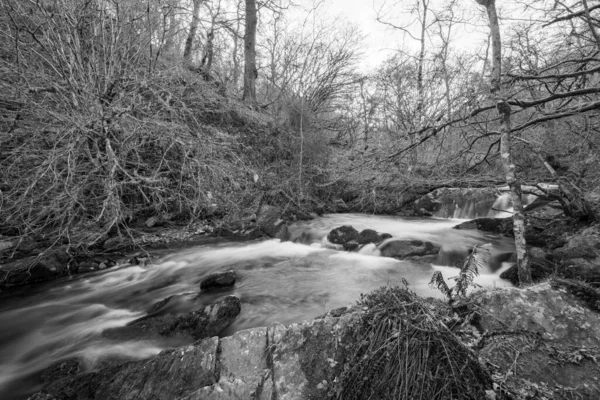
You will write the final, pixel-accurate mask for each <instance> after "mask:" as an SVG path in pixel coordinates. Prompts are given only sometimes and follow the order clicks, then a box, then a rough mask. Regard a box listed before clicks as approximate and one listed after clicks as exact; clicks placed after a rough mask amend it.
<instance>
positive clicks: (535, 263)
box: [500, 247, 554, 286]
mask: <svg viewBox="0 0 600 400" xmlns="http://www.w3.org/2000/svg"><path fill="white" fill-rule="evenodd" d="M528 250H529V268H530V269H531V278H532V279H533V282H534V283H536V282H540V281H542V280H544V279H546V278H548V277H550V276H551V275H552V274H553V273H554V265H552V263H551V262H550V261H548V260H547V259H546V252H545V251H544V250H542V249H540V248H539V247H530V248H529V249H528ZM511 261H512V262H514V263H515V265H513V266H512V267H510V268H509V269H507V270H506V271H504V272H502V273H501V274H500V278H502V279H506V280H508V281H510V283H512V284H513V285H515V286H519V270H518V268H517V265H516V262H517V258H516V254H514V253H513V255H512V257H511Z"/></svg>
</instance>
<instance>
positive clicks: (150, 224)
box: [145, 216, 164, 228]
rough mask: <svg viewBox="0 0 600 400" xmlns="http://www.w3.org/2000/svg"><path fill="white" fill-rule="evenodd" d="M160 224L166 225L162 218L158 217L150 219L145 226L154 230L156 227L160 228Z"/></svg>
mask: <svg viewBox="0 0 600 400" xmlns="http://www.w3.org/2000/svg"><path fill="white" fill-rule="evenodd" d="M159 224H164V221H162V219H161V218H160V217H157V216H154V217H150V218H148V219H147V220H146V222H145V225H146V226H147V227H148V228H152V227H154V226H158V225H159Z"/></svg>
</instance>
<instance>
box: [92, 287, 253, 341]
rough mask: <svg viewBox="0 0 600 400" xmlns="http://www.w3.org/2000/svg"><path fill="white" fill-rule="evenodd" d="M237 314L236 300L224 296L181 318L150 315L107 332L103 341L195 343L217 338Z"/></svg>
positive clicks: (173, 315) (238, 308)
mask: <svg viewBox="0 0 600 400" xmlns="http://www.w3.org/2000/svg"><path fill="white" fill-rule="evenodd" d="M240 311H241V303H240V299H238V298H237V297H235V296H226V297H224V298H223V299H221V300H219V301H218V302H216V303H214V304H211V305H209V306H206V307H205V308H203V309H200V310H197V311H193V312H191V313H188V314H185V315H177V314H174V313H170V314H166V315H152V314H150V315H149V316H147V317H144V318H142V319H139V320H136V321H134V322H132V323H130V324H129V325H126V326H123V327H119V328H113V329H108V330H106V331H104V332H103V333H102V335H103V336H104V337H106V338H109V339H110V338H114V339H119V340H133V339H141V338H155V337H159V336H161V337H175V338H179V339H181V340H199V339H202V338H206V337H211V336H214V335H217V334H218V333H219V332H221V331H222V330H223V329H225V328H226V327H227V326H229V325H230V324H231V323H232V322H233V321H234V320H235V318H236V317H237V316H238V315H239V313H240Z"/></svg>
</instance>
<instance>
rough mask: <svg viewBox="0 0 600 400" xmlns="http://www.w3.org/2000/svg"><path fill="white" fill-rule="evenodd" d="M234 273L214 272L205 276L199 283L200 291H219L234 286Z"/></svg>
mask: <svg viewBox="0 0 600 400" xmlns="http://www.w3.org/2000/svg"><path fill="white" fill-rule="evenodd" d="M235 280H236V274H235V271H225V272H215V273H214V274H210V275H207V276H206V277H205V278H204V279H202V281H201V282H200V290H210V289H220V288H223V287H230V286H233V285H234V284H235Z"/></svg>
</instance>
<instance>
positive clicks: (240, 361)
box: [183, 328, 273, 400]
mask: <svg viewBox="0 0 600 400" xmlns="http://www.w3.org/2000/svg"><path fill="white" fill-rule="evenodd" d="M267 343H268V341H267V328H255V329H248V330H244V331H240V332H237V333H236V334H234V335H233V336H230V337H227V338H223V339H222V340H221V343H220V349H221V352H220V354H219V361H220V367H221V369H220V374H219V378H220V379H219V381H218V382H217V383H215V384H214V385H211V386H207V387H204V388H202V389H200V390H198V391H196V392H194V393H192V394H190V395H189V396H187V397H185V398H184V399H183V400H193V399H198V400H209V399H265V400H270V399H271V395H272V386H273V385H272V384H270V383H271V382H269V381H270V378H271V371H270V369H269V366H268V364H267V354H268V353H267V348H268V347H267Z"/></svg>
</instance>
